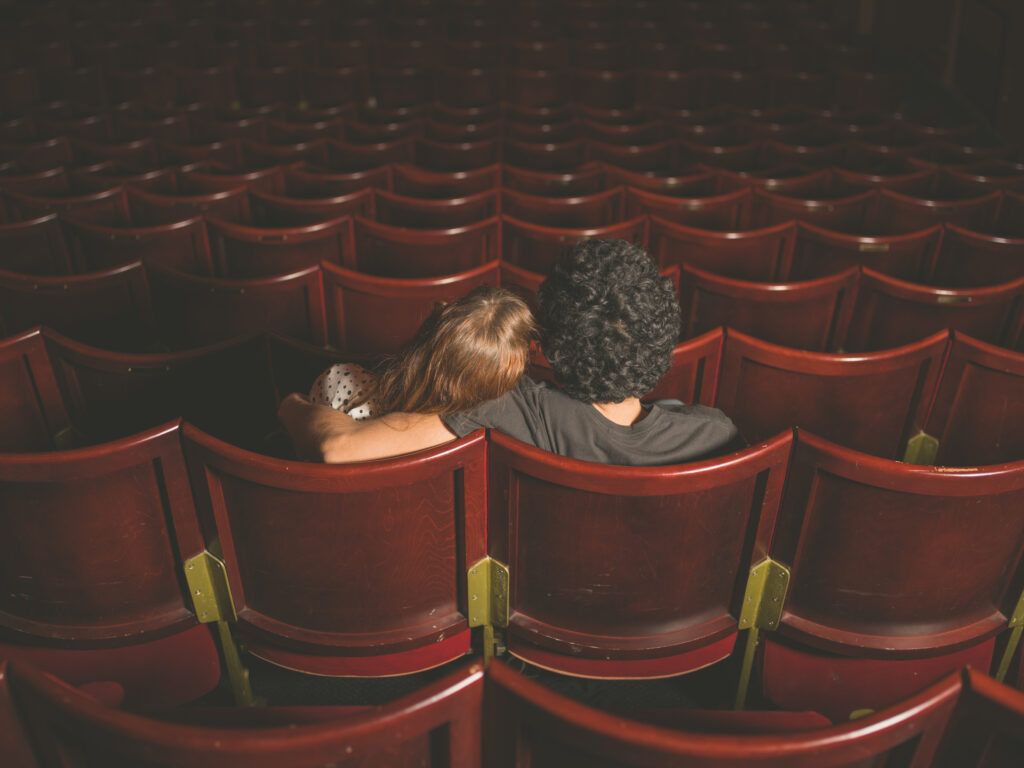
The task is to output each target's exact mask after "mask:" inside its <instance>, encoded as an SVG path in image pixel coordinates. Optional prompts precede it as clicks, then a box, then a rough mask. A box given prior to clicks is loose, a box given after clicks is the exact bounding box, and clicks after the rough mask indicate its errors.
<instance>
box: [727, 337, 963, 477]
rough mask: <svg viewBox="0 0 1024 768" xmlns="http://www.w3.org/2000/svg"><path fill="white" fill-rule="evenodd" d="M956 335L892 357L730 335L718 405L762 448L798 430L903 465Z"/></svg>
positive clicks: (905, 349) (891, 353) (903, 349)
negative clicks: (790, 430)
mask: <svg viewBox="0 0 1024 768" xmlns="http://www.w3.org/2000/svg"><path fill="white" fill-rule="evenodd" d="M948 341H949V334H948V333H945V332H941V333H938V334H935V335H933V336H930V337H928V338H927V339H924V340H922V341H919V342H916V343H914V344H909V345H907V346H904V347H899V348H897V349H891V350H886V351H884V352H873V353H868V354H863V353H862V354H858V355H835V354H825V353H821V352H808V351H804V350H797V349H790V348H788V347H781V346H777V345H775V344H770V343H768V342H765V341H759V340H758V339H755V338H752V337H750V336H746V335H745V334H742V333H739V332H738V331H732V330H730V331H729V333H728V337H727V338H726V342H725V348H724V351H723V353H722V367H721V370H720V372H719V377H718V389H717V395H716V399H715V406H716V407H717V408H721V409H722V410H723V411H725V412H726V413H728V414H729V416H730V417H731V418H732V419H733V421H734V422H735V423H736V426H737V427H739V429H740V432H741V433H742V434H743V436H744V437H745V438H747V440H749V441H751V442H757V441H759V440H764V439H766V438H768V437H770V436H771V435H775V434H778V433H779V432H780V431H781V430H783V429H787V428H791V427H801V428H803V429H808V430H810V431H812V432H814V434H816V435H819V436H821V437H824V438H826V439H828V440H832V441H834V442H837V443H840V444H842V445H844V446H846V447H848V448H853V449H855V450H858V451H863V452H865V453H870V454H872V455H874V456H882V457H885V458H890V459H902V458H903V456H904V449H905V447H906V444H907V440H909V439H910V438H911V437H912V436H914V435H915V434H917V432H918V431H919V430H920V429H921V427H922V425H923V424H924V420H925V416H926V414H927V412H928V408H929V406H930V405H931V400H932V397H933V396H934V393H935V387H936V385H937V384H938V381H939V373H940V372H941V369H942V362H943V358H944V356H945V354H946V349H947V347H948Z"/></svg>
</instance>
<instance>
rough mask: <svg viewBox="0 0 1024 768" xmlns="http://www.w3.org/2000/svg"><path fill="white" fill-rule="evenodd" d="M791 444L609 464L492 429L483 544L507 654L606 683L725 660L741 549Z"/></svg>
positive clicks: (736, 607) (764, 512)
mask: <svg viewBox="0 0 1024 768" xmlns="http://www.w3.org/2000/svg"><path fill="white" fill-rule="evenodd" d="M791 441H792V435H791V434H790V433H786V434H783V435H779V436H778V437H777V438H775V439H773V440H771V441H769V442H767V443H764V444H762V445H759V446H757V447H755V448H750V449H747V450H745V451H742V452H741V453H739V454H733V455H730V456H728V457H726V458H720V459H709V460H705V461H700V462H697V463H694V464H684V465H673V466H667V467H618V466H609V465H604V464H596V463H592V462H584V461H579V460H575V459H568V458H565V457H563V456H557V455H555V454H552V453H548V452H546V451H542V450H540V449H538V448H534V447H532V446H529V445H527V444H525V443H521V442H519V441H517V440H514V439H513V438H510V437H507V436H505V435H503V434H501V433H499V432H492V433H491V437H490V442H489V445H488V465H489V466H488V469H489V475H488V478H489V479H488V500H489V501H488V522H489V527H488V532H489V535H488V541H487V548H488V554H489V555H490V557H491V558H492V559H494V560H496V561H497V563H498V564H502V565H504V566H505V567H506V568H507V569H508V578H509V588H508V591H507V593H506V594H508V595H509V598H508V609H507V616H508V629H507V633H506V637H507V643H508V649H509V651H510V652H511V653H513V654H514V655H516V656H518V657H520V658H522V659H524V660H526V661H529V662H531V663H533V664H537V665H539V666H541V667H545V668H548V669H554V670H558V671H560V672H564V673H568V674H574V675H582V676H586V677H614V678H623V677H627V678H644V677H666V676H670V675H679V674H684V673H686V672H691V671H693V670H695V669H699V668H701V667H704V666H707V665H708V664H711V663H713V662H716V661H719V660H721V659H724V658H726V657H727V656H728V655H729V654H730V652H731V651H732V648H733V645H734V643H735V640H736V632H737V617H738V616H739V612H740V608H741V605H740V604H741V603H742V594H741V593H740V592H739V591H738V590H737V588H736V586H737V584H738V583H739V582H738V579H741V578H742V575H743V574H744V573H745V572H746V569H747V568H748V565H749V563H748V558H749V553H748V550H747V547H746V546H745V545H744V542H745V541H748V537H752V536H753V535H754V531H755V529H756V528H757V526H758V521H759V520H761V519H770V517H771V515H773V514H774V512H773V509H774V506H775V504H777V503H778V498H779V492H780V490H781V485H782V482H783V478H784V475H785V468H786V462H787V459H788V454H789V448H790V443H791ZM765 516H767V517H765ZM711 563H713V564H714V565H713V566H711V565H710V564H711ZM496 565H497V564H495V565H494V566H492V568H493V567H495V566H496ZM651 569H654V572H657V573H658V574H659V577H658V578H657V579H656V580H654V581H652V580H651V578H650V573H651V572H652V571H651ZM697 583H699V584H700V587H699V588H696V587H695V586H694V585H695V584H697ZM557 585H561V586H560V587H559V586H557Z"/></svg>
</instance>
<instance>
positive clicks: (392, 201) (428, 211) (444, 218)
mask: <svg viewBox="0 0 1024 768" xmlns="http://www.w3.org/2000/svg"><path fill="white" fill-rule="evenodd" d="M374 208H375V211H376V218H377V221H379V222H380V223H381V224H387V225H389V226H393V227H413V228H417V229H445V228H449V227H461V226H465V225H468V224H474V223H476V222H479V221H483V220H484V219H489V218H493V217H494V216H497V215H498V214H499V213H500V208H501V206H500V203H499V197H498V190H497V189H489V190H486V191H484V192H476V193H474V194H471V195H467V196H464V197H463V196H459V197H452V198H447V199H444V198H437V199H428V200H424V199H422V198H418V197H407V196H406V195H399V194H393V193H391V192H385V191H384V190H380V189H378V190H375V191H374Z"/></svg>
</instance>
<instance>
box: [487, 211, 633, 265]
mask: <svg viewBox="0 0 1024 768" xmlns="http://www.w3.org/2000/svg"><path fill="white" fill-rule="evenodd" d="M501 235H502V248H501V257H502V259H503V260H507V261H508V262H509V263H511V264H515V265H516V266H518V267H521V268H523V269H527V270H530V271H531V272H535V273H537V274H545V275H546V274H547V273H548V272H549V271H550V269H551V265H552V264H554V263H555V260H556V259H557V258H558V257H559V255H560V254H561V253H562V252H563V251H567V250H570V249H571V248H572V247H573V246H575V245H576V244H577V243H579V242H580V241H582V240H589V239H590V238H594V237H600V238H608V239H615V240H627V241H629V242H631V243H636V244H638V245H646V243H647V217H646V216H637V217H636V218H633V219H629V220H627V221H623V222H621V223H618V224H610V225H608V226H604V227H589V228H584V229H573V228H568V227H546V226H542V225H540V224H531V223H530V222H528V221H522V220H520V219H515V218H512V217H511V216H502V217H501Z"/></svg>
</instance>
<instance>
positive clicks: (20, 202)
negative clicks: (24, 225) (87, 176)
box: [4, 187, 130, 226]
mask: <svg viewBox="0 0 1024 768" xmlns="http://www.w3.org/2000/svg"><path fill="white" fill-rule="evenodd" d="M4 199H5V201H6V203H7V207H8V210H9V211H10V212H11V216H12V218H14V219H15V220H22V221H23V220H25V219H34V218H38V217H40V216H45V215H46V214H48V213H60V214H66V215H72V216H74V217H75V218H76V219H81V220H83V221H94V222H96V223H98V224H112V225H115V226H116V225H118V224H127V223H128V222H129V220H130V219H129V213H128V202H127V199H126V198H125V191H124V188H123V187H112V188H111V189H106V190H103V191H101V192H93V193H89V194H81V195H80V194H74V193H72V194H69V195H67V196H57V197H43V196H41V195H22V194H18V193H16V192H5V193H4Z"/></svg>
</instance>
